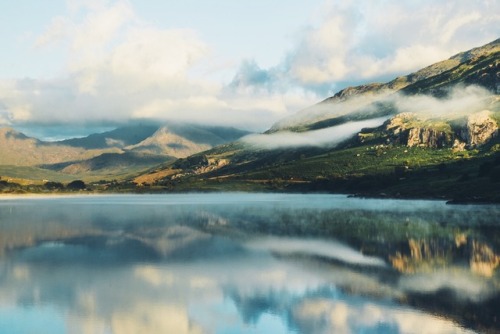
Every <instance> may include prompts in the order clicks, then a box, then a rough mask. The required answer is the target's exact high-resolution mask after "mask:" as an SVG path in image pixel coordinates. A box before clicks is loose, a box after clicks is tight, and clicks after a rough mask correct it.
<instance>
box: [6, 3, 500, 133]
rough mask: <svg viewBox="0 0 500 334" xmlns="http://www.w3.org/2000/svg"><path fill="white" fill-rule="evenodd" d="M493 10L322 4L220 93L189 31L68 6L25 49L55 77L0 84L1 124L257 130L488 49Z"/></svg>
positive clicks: (109, 9) (117, 11)
mask: <svg viewBox="0 0 500 334" xmlns="http://www.w3.org/2000/svg"><path fill="white" fill-rule="evenodd" d="M499 7H500V4H498V2H495V1H475V2H470V1H465V0H460V1H454V2H435V1H431V0H425V1H424V2H421V3H418V4H416V3H415V2H413V1H396V0H389V1H385V2H383V3H374V2H369V3H362V4H361V3H360V2H358V1H342V2H340V1H333V0H325V2H324V5H323V7H322V8H321V9H320V10H319V12H320V14H318V15H316V17H314V18H313V21H312V23H311V24H310V25H308V26H305V27H303V28H301V29H299V30H298V31H297V32H296V34H294V37H293V42H292V43H293V46H292V48H291V49H290V50H288V51H283V60H282V61H281V62H279V63H278V64H276V65H275V66H271V67H269V68H263V67H261V66H260V65H259V64H258V63H257V62H255V61H254V60H252V59H247V60H243V61H242V62H241V65H240V66H239V68H235V69H234V70H235V75H234V77H233V79H232V80H229V82H222V81H221V80H220V79H216V78H217V74H214V73H209V72H210V71H211V70H210V69H213V68H214V63H216V62H217V61H214V52H213V51H214V50H212V49H211V47H210V45H207V43H206V42H205V41H204V40H202V39H201V37H200V35H199V34H198V33H197V32H196V31H194V30H191V29H164V28H160V27H158V26H155V25H152V24H148V23H146V22H144V21H143V20H142V18H141V17H139V16H138V15H137V13H136V11H135V10H134V8H133V7H132V6H131V4H130V2H128V1H126V0H92V1H82V0H71V1H68V10H67V13H66V14H65V15H63V16H58V17H55V18H54V19H53V20H52V21H51V22H49V24H48V25H47V28H46V30H45V31H44V32H43V33H42V34H41V35H40V36H39V37H38V38H37V40H36V41H35V43H34V44H35V49H36V50H40V49H47V48H48V49H51V48H56V49H57V50H63V52H64V53H65V55H66V59H67V61H66V63H65V64H63V65H62V68H61V72H60V73H58V74H57V75H55V76H54V77H51V78H42V79H18V80H2V81H0V99H1V101H2V103H3V105H4V108H3V109H1V110H0V122H1V123H2V124H14V125H18V124H21V123H29V122H31V123H82V122H86V123H92V122H95V123H99V122H103V121H104V122H122V121H126V120H129V119H136V118H154V119H175V120H183V121H196V122H203V123H207V122H208V123H217V124H228V125H233V126H240V127H246V128H251V129H254V130H264V129H266V128H267V127H268V126H269V125H270V124H272V123H274V122H275V121H277V120H278V119H281V118H283V117H285V116H288V115H290V113H292V112H295V111H297V110H301V109H303V108H305V107H307V106H310V105H312V104H314V103H316V102H317V101H318V100H322V99H324V98H325V97H327V96H328V95H331V94H332V93H334V92H335V91H336V90H338V89H340V88H343V87H344V86H347V85H354V84H359V83H364V82H370V81H379V80H381V81H384V80H388V79H391V78H392V77H393V76H395V75H399V74H405V73H409V72H411V71H414V70H417V69H419V68H421V67H423V66H426V65H429V64H432V63H433V62H436V61H439V60H442V59H445V58H447V57H449V56H451V55H453V54H455V53H457V52H459V51H463V50H466V49H469V48H471V47H474V46H479V45H481V44H484V43H486V42H489V41H491V40H493V39H495V38H497V37H498V35H499V33H500V28H498V27H499V26H500V25H499V24H498V23H499V20H500V19H499V16H498V14H497V13H498V12H500V8H499ZM228 33H229V32H228ZM215 51H216V52H217V50H215ZM216 52H215V53H216ZM231 61H234V60H231ZM238 61H239V60H236V63H237V62H238ZM225 70H227V69H225ZM215 71H217V70H215Z"/></svg>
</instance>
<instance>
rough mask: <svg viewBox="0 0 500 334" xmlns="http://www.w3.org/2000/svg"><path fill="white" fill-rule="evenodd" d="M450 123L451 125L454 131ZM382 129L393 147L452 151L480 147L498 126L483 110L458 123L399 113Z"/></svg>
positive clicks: (493, 134)
mask: <svg viewBox="0 0 500 334" xmlns="http://www.w3.org/2000/svg"><path fill="white" fill-rule="evenodd" d="M451 123H454V125H453V128H454V130H452V125H451ZM457 124H458V125H457ZM384 126H385V129H384V130H385V132H386V134H387V135H388V137H389V141H391V142H392V143H394V144H400V145H406V146H408V147H414V146H422V147H430V148H444V147H452V148H453V149H454V150H456V151H463V150H464V149H466V148H475V147H478V146H481V145H484V144H485V143H487V142H488V141H490V140H491V139H492V138H494V137H495V136H496V135H497V134H498V124H497V122H496V120H494V119H493V118H492V117H491V112H490V111H487V110H484V111H481V112H477V113H474V114H472V115H469V116H467V117H466V118H465V119H463V120H462V121H457V120H454V121H451V120H442V119H430V120H429V119H427V120H422V119H420V118H419V117H418V116H417V115H416V114H414V113H401V114H398V115H396V116H394V117H392V118H391V119H390V120H388V121H387V122H386V123H385V124H384Z"/></svg>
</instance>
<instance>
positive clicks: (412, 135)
mask: <svg viewBox="0 0 500 334" xmlns="http://www.w3.org/2000/svg"><path fill="white" fill-rule="evenodd" d="M449 142H450V136H449V135H447V134H446V132H444V131H438V130H435V129H432V128H418V127H417V128H413V129H410V130H409V131H408V140H407V143H406V146H408V147H413V146H425V147H432V148H442V147H446V146H448V144H449Z"/></svg>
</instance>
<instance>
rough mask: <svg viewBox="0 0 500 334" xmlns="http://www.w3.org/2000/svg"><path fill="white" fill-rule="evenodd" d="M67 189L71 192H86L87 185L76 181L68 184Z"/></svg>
mask: <svg viewBox="0 0 500 334" xmlns="http://www.w3.org/2000/svg"><path fill="white" fill-rule="evenodd" d="M66 188H67V189H70V190H84V189H85V188H86V185H85V182H83V181H82V180H75V181H71V182H70V183H68V185H67V186H66Z"/></svg>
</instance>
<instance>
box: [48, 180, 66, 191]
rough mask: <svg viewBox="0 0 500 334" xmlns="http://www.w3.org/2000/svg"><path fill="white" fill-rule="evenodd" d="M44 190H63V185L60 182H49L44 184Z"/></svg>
mask: <svg viewBox="0 0 500 334" xmlns="http://www.w3.org/2000/svg"><path fill="white" fill-rule="evenodd" d="M44 186H45V188H47V189H49V190H60V189H64V185H63V184H62V183H61V182H53V181H49V182H46V183H45V184H44Z"/></svg>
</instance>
